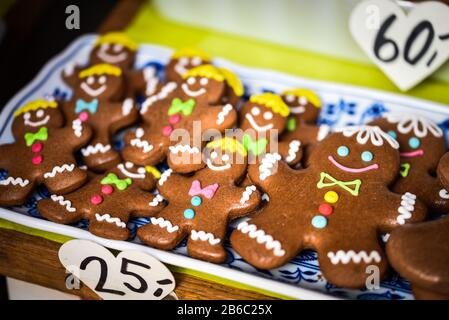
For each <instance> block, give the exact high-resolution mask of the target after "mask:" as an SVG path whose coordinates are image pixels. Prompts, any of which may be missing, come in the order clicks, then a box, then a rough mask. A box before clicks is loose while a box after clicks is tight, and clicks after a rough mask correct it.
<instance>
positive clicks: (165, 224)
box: [150, 217, 179, 233]
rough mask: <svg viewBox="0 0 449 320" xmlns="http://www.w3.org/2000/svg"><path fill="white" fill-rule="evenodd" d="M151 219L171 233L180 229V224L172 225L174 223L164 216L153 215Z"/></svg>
mask: <svg viewBox="0 0 449 320" xmlns="http://www.w3.org/2000/svg"><path fill="white" fill-rule="evenodd" d="M150 221H151V223H152V224H154V225H157V226H159V227H161V228H167V231H168V232H170V233H173V232H176V231H178V230H179V227H178V226H176V225H175V226H174V225H172V223H171V222H170V221H168V220H165V219H164V218H162V217H159V218H154V217H151V219H150Z"/></svg>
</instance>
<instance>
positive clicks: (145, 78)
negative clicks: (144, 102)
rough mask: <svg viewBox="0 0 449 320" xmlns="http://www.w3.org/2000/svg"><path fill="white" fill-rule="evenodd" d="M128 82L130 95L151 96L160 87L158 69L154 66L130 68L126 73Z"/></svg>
mask: <svg viewBox="0 0 449 320" xmlns="http://www.w3.org/2000/svg"><path fill="white" fill-rule="evenodd" d="M126 78H127V83H128V96H130V97H132V96H134V95H135V94H140V95H144V96H151V95H152V94H154V93H155V92H157V91H158V89H160V81H159V78H158V77H157V74H156V69H155V68H154V67H152V66H148V67H145V68H143V69H142V70H130V71H128V72H127V73H126Z"/></svg>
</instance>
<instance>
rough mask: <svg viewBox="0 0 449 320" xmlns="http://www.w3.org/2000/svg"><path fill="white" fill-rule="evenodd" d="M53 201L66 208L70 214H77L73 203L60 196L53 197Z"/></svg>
mask: <svg viewBox="0 0 449 320" xmlns="http://www.w3.org/2000/svg"><path fill="white" fill-rule="evenodd" d="M50 198H51V200H53V201H54V202H57V203H59V205H61V206H63V207H65V209H66V210H67V211H68V212H75V211H76V208H74V207H72V202H71V201H70V200H66V199H65V198H64V197H63V196H58V195H56V194H52V195H51V197H50Z"/></svg>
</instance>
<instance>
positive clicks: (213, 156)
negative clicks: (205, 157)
mask: <svg viewBox="0 0 449 320" xmlns="http://www.w3.org/2000/svg"><path fill="white" fill-rule="evenodd" d="M216 157H218V154H217V153H216V152H215V151H212V152H211V154H210V158H211V159H215V158H216Z"/></svg>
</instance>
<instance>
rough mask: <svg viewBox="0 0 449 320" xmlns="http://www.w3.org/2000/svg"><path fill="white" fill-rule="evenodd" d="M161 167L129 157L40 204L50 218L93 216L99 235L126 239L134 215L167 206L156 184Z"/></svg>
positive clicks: (72, 219) (66, 219)
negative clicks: (74, 188) (67, 192)
mask: <svg viewBox="0 0 449 320" xmlns="http://www.w3.org/2000/svg"><path fill="white" fill-rule="evenodd" d="M159 177H160V173H159V171H157V169H155V168H154V167H141V166H136V165H134V164H133V163H131V162H129V161H127V162H124V163H120V164H118V165H117V166H116V167H115V168H114V169H111V170H109V171H108V172H107V173H105V174H103V175H97V176H95V177H93V178H92V179H91V180H90V181H89V182H88V183H87V184H86V185H85V186H83V187H81V188H80V189H78V190H76V191H74V192H72V193H69V194H66V195H64V196H62V195H57V194H53V195H52V196H51V197H50V198H49V199H42V200H40V201H39V202H38V204H37V209H38V210H39V212H40V213H41V214H42V215H43V216H44V217H45V218H47V219H49V220H51V221H54V222H57V223H62V224H70V223H75V222H77V221H79V220H81V219H87V220H89V231H90V232H91V233H93V234H95V235H97V236H99V237H103V238H108V239H115V240H126V239H128V237H129V230H128V228H127V227H126V224H127V223H128V221H129V219H130V218H131V217H149V216H152V215H154V214H155V213H156V212H158V211H159V210H160V209H161V208H162V207H163V206H164V203H163V200H162V198H161V196H160V195H153V194H151V193H150V192H148V190H151V189H153V188H154V186H155V184H156V179H158V178H159Z"/></svg>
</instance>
